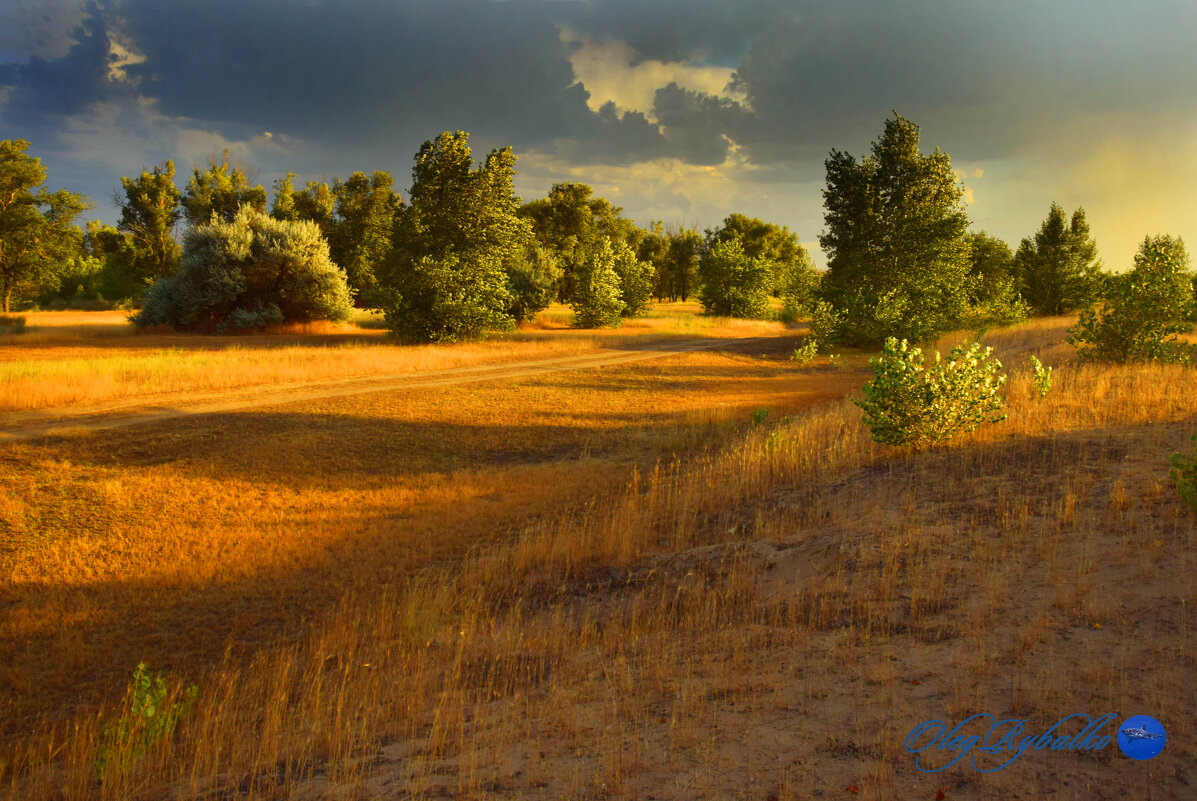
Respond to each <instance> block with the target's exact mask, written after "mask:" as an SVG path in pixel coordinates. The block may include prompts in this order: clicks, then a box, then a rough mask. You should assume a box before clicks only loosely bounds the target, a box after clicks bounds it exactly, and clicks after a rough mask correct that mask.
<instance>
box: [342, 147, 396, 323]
mask: <svg viewBox="0 0 1197 801" xmlns="http://www.w3.org/2000/svg"><path fill="white" fill-rule="evenodd" d="M393 184H394V181H393V180H392V179H391V174H390V173H388V172H383V171H381V170H376V171H375V172H374V174H373V175H370V176H367V175H366V174H365V173H363V172H355V173H353V175H350V176H349V177H348V178H347V179H346V180H345V182H344V183H342V182H341V181H339V180H338V181H334V184H333V195H334V196H335V197H336V202H335V205H334V209H333V212H334V214H335V222H334V225H333V230H332V232H331V233H330V235H329V242H328V244H329V250H330V252H331V253H332V258H333V261H334V262H336V263H337V264H339V265H340V266H341V267H342V268H344V270H345V274H346V276H348V279H349V285H350V286H351V287H353V288H354V290H356V291H357V293H358V300H359V301H360V302H363V303H365V304H367V305H369V301H370V300H371V297H372V295H373V291H374V288H375V286H376V285H377V283H378V281H377V277H376V273H377V272H378V268H379V267H380V266H381V265H382V264H383V263H384V262H385V261H386V257H387V254H388V253H390V251H391V235H392V233H393V231H394V228H395V218H396V216H397V215H398V214H399V212H400V211H401V210H402V208H403V198H402V197H401V196H400V195H399V194H398V193H397V192H395V191H393V190H392V188H391V187H392V185H393Z"/></svg>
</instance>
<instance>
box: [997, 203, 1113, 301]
mask: <svg viewBox="0 0 1197 801" xmlns="http://www.w3.org/2000/svg"><path fill="white" fill-rule="evenodd" d="M1014 262H1015V271H1016V273H1017V275H1018V280H1019V283H1020V289H1021V291H1022V296H1023V299H1024V300H1026V302H1027V303H1028V304H1029V305H1030V307H1031V310H1032V311H1033V312H1034V313H1035V314H1039V315H1045V314H1067V313H1068V312H1071V311H1076V310H1077V309H1079V308H1081V307H1083V306H1084V305H1086V304H1087V303H1089V301H1091V300H1092V299H1093V298H1094V297H1096V295H1097V293H1098V290H1099V288H1100V284H1101V277H1100V276H1101V262H1099V261H1098V260H1097V242H1096V241H1094V240H1093V239H1092V238H1091V237H1090V236H1089V223H1088V221H1086V219H1085V210H1084V209H1082V208H1078V209H1077V210H1076V211H1074V212H1073V213H1072V219H1071V220H1069V219H1068V215H1067V214H1066V213H1065V212H1064V208H1063V207H1062V206H1060V204H1058V203H1053V204H1052V206H1051V210H1050V211H1049V212H1048V215H1047V219H1045V220H1044V221H1043V224H1042V225H1041V226H1040V227H1039V231H1038V233H1036V234H1035V236H1034V237H1033V238H1027V239H1023V240H1022V243H1021V244H1019V246H1018V252H1017V253H1016V254H1015V256H1014Z"/></svg>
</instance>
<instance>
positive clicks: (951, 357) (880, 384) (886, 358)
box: [852, 337, 1006, 447]
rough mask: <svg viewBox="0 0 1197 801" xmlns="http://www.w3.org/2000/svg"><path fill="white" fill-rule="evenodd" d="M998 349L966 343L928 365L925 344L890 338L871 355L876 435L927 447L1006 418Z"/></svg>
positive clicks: (867, 418)
mask: <svg viewBox="0 0 1197 801" xmlns="http://www.w3.org/2000/svg"><path fill="white" fill-rule="evenodd" d="M992 353H993V349H992V348H986V349H984V350H981V346H980V345H979V344H977V343H975V342H971V343H964V344H961V345H960V346H958V347H956V348H954V349H953V350H952V351H951V353H949V354H948V358H947V361H943V362H941V361H940V358H939V353H938V352H936V354H935V363H934V364H933V365H931V366H930V367H927V366H926V365H925V364H924V362H923V353H922V351H921V350H920V349H919V348H912V347H910V346H909V345H908V344H907V342H906V340H902V341H900V342H899V341H898V340H897V339H895V338H893V337H890V338H889V339H887V340H886V342H885V347H884V350H883V351H882V353H881V355H880V356H878V357H874V358H872V359H869V364H870V365H871V366H872V367H873V373H874V376H873V379H872V380H871V381H869V383H867V384H865V386H864V395H865V397H864V400H861V399H859V398H854V399H853V401H852V402H853V403H855V404H856V405H857V406H859V407H860V408H861V409H863V410H864V422H865V425H867V426H868V427H869V429H870V430H871V431H872V433H873V439H874V440H875V441H877V442H882V443H885V444H887V445H908V444H909V445H913V446H915V447H926V446H927V445H930V444H931V443H935V442H942V441H944V440H948V439H951V438H952V437H954V436H956V435H958V434H963V433H967V432H970V431H975V430H976V429H977V427H979V426H980V425H981V424H982V423H985V422H991V423H996V422H998V421H999V420H1003V419H1005V416H1006V415H1005V413H1004V412H1003V411H1002V408H1003V403H1004V400H1003V398H1002V395H1001V394H1000V392H999V390H1000V389H1001V388H1002V386H1003V385H1004V384H1005V382H1006V377H1005V376H1004V375H1001V369H1002V364H1001V362H999V361H998V360H997V359H990V355H991V354H992Z"/></svg>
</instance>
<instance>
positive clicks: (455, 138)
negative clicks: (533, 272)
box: [379, 131, 532, 342]
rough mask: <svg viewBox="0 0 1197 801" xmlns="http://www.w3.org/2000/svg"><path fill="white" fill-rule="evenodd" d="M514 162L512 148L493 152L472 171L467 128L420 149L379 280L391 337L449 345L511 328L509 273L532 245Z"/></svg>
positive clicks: (472, 162) (472, 163)
mask: <svg viewBox="0 0 1197 801" xmlns="http://www.w3.org/2000/svg"><path fill="white" fill-rule="evenodd" d="M515 161H516V158H515V155H514V154H513V153H512V152H511V148H503V149H501V150H500V149H496V150H492V151H491V152H490V154H489V155H488V156H487V158H486V162H485V163H484V164H482V165H481V166H479V167H477V168H476V169H475V168H474V160H473V155H472V153H471V152H470V147H469V134H468V133H465V132H464V131H457V132H456V133H452V132H449V131H445V132H444V133H442V134H441V135H440V136H438V137H437V138H436V139H435V140H434V141H431V142H425V143H424V145H423V146H422V147H421V148H420V152H419V153H417V154H416V166H415V167H414V169H413V170H412V186H411V193H410V194H411V198H410V203H409V204H408V205H407V206H406V207H405V208H404V209H403V213H402V214H401V215H400V216H399V221H398V223H397V225H396V229H395V241H394V248H393V250H392V253H391V256H390V258H389V259H388V266H387V269H386V271H385V275H384V277H383V278H382V280H381V281H380V292H379V298H380V302H381V305H382V307H383V309H384V311H385V313H386V318H387V322H388V325H389V326H390V327H391V330H392V331H393V332H394V333H395V334H396V335H397V336H399V337H401V338H403V339H407V340H409V341H436V342H448V341H457V340H461V339H478V338H481V337H485V336H486V335H487V334H488V333H489V332H491V331H503V330H510V329H511V328H512V327H513V326H514V325H515V320H514V319H513V318H512V316H511V314H510V309H511V307H512V297H511V293H510V291H509V289H508V275H509V272H510V271H511V270H513V269H515V268H516V267H517V266H518V265H519V264H520V263H521V262H522V260H523V259H524V258H525V256H526V253H527V249H528V247H529V245H530V244H531V241H532V233H531V228H530V226H529V224H528V221H527V220H526V219H522V218H521V217H520V216H519V215H518V212H519V208H520V200H519V198H518V197H517V196H516V195H515V191H514V178H515Z"/></svg>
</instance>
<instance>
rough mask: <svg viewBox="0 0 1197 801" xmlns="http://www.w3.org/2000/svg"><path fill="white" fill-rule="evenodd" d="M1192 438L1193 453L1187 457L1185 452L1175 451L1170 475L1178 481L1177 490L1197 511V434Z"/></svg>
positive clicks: (1171, 459) (1171, 458) (1171, 460)
mask: <svg viewBox="0 0 1197 801" xmlns="http://www.w3.org/2000/svg"><path fill="white" fill-rule="evenodd" d="M1192 439H1193V453H1192V455H1190V456H1188V457H1186V456H1185V455H1184V454H1183V453H1174V454H1172V456H1171V457H1169V461H1170V462H1171V463H1172V470H1171V471H1169V473H1168V476H1169V477H1170V478H1171V479H1172V480H1173V481H1174V482H1176V491H1177V492H1178V493H1180V497H1181V499H1182V500H1183V501H1184V502H1185V503H1187V504H1188V505H1189V507H1190V508H1191V509H1192V510H1193V511H1194V512H1197V434H1194V435H1193V437H1192Z"/></svg>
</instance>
